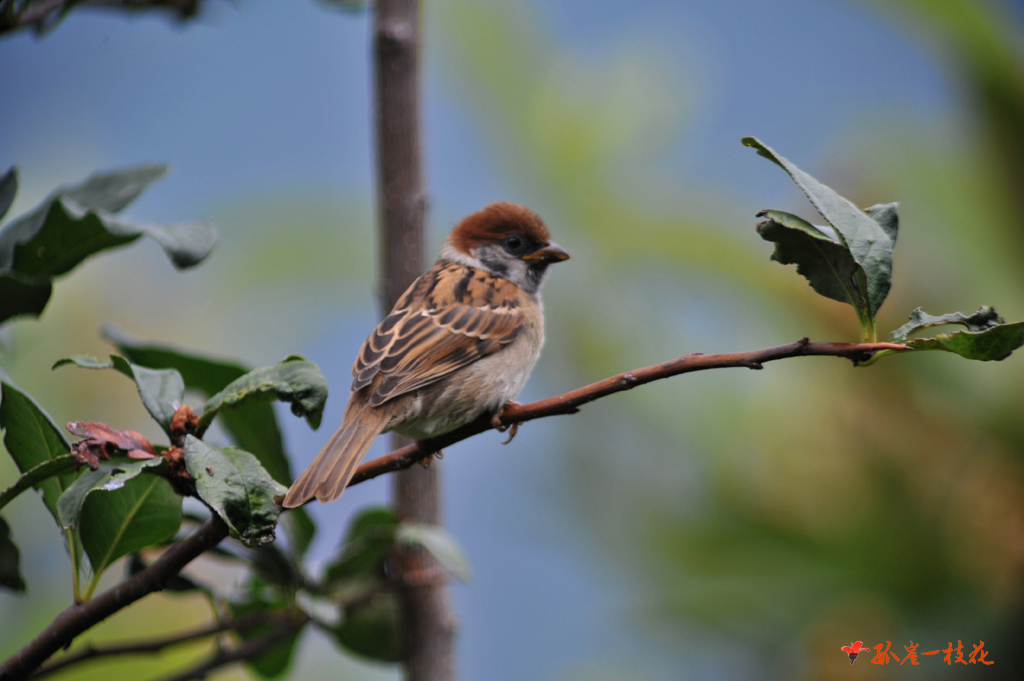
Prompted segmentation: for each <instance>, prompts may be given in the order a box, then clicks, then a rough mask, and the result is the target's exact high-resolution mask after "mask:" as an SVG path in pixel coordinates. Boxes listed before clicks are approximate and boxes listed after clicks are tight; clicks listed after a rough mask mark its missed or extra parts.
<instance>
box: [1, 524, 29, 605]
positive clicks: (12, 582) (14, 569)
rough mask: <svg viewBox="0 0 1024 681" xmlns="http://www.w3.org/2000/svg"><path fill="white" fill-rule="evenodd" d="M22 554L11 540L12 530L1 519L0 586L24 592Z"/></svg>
mask: <svg viewBox="0 0 1024 681" xmlns="http://www.w3.org/2000/svg"><path fill="white" fill-rule="evenodd" d="M20 562H21V554H20V553H19V552H18V547H17V546H15V544H14V541H12V540H11V528H10V527H9V526H8V525H7V521H6V520H4V519H3V518H2V517H0V586H3V587H6V588H8V589H10V590H11V591H24V590H25V580H24V579H22V577H21V569H20V568H19V563H20Z"/></svg>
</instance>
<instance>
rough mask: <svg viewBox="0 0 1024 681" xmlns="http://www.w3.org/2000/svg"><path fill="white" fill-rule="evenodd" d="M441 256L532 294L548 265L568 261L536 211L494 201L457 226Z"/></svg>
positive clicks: (536, 289)
mask: <svg viewBox="0 0 1024 681" xmlns="http://www.w3.org/2000/svg"><path fill="white" fill-rule="evenodd" d="M441 258H442V259H447V260H452V261H454V262H459V263H462V264H464V265H468V266H470V267H478V268H480V269H483V270H485V271H487V272H489V273H490V274H492V275H494V276H496V277H502V278H503V279H508V280H509V281H511V282H512V283H513V284H516V285H517V286H519V287H521V288H522V289H523V290H525V291H526V292H528V293H530V294H536V293H537V291H539V290H540V286H541V284H542V283H543V282H544V276H545V274H547V269H548V265H550V264H552V263H556V262H561V261H562V260H568V259H569V254H568V253H567V252H566V251H565V249H564V248H562V247H561V246H559V245H558V244H556V243H555V242H554V241H552V240H551V234H550V233H549V232H548V228H547V227H546V226H545V225H544V221H543V220H541V219H540V216H538V215H537V214H536V213H534V212H533V211H532V210H530V209H529V208H524V207H523V206H520V205H518V204H515V203H508V202H500V203H492V204H490V205H488V206H487V207H485V208H484V209H483V210H480V211H477V212H476V213H473V214H472V215H468V216H466V217H465V218H463V219H462V221H461V222H460V223H459V224H457V225H455V228H454V229H452V231H451V234H449V235H448V241H447V242H446V243H445V246H444V249H443V250H442V251H441Z"/></svg>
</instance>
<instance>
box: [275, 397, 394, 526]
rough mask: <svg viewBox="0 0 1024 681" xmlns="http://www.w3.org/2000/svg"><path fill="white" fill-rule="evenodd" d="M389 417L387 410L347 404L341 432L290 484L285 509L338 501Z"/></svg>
mask: <svg viewBox="0 0 1024 681" xmlns="http://www.w3.org/2000/svg"><path fill="white" fill-rule="evenodd" d="M389 417H390V414H388V410H387V409H374V408H371V407H368V406H366V405H365V404H360V405H358V406H357V405H354V404H351V403H350V404H349V408H348V409H346V410H345V421H344V422H343V423H342V424H341V428H338V430H337V431H336V432H335V433H334V435H332V436H331V439H330V440H328V441H327V444H325V445H324V448H323V449H321V450H320V453H319V454H317V455H316V458H315V459H314V460H313V463H311V464H309V468H307V469H306V470H305V471H303V473H302V475H300V476H299V479H298V480H296V481H295V482H294V483H293V484H292V486H291V488H290V489H289V490H288V494H287V495H286V496H285V498H284V507H285V508H295V507H296V506H301V505H302V504H304V503H306V502H307V501H309V500H310V499H311V498H313V497H314V496H315V497H316V498H317V500H318V501H320V502H323V503H325V504H326V503H327V502H328V501H334V500H335V499H337V498H338V497H340V496H341V493H342V492H344V491H345V487H346V486H347V485H348V483H349V480H351V479H352V476H353V475H354V474H355V472H356V468H358V467H359V462H360V461H362V460H363V455H364V454H366V450H367V449H369V448H370V445H371V444H373V441H374V440H375V439H376V438H377V436H378V435H380V433H381V431H383V430H384V427H385V426H386V425H387V422H388V419H389Z"/></svg>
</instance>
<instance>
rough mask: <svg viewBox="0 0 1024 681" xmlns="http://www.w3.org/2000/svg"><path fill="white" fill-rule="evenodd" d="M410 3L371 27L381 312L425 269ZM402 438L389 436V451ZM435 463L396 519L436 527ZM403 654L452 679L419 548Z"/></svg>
mask: <svg viewBox="0 0 1024 681" xmlns="http://www.w3.org/2000/svg"><path fill="white" fill-rule="evenodd" d="M418 37H419V2H418V0H378V1H377V3H376V5H375V12H374V25H373V50H374V69H375V72H374V76H375V90H376V112H375V119H376V128H377V130H376V132H377V172H378V184H379V194H378V209H379V215H380V235H381V239H380V247H381V259H382V262H381V271H382V277H383V279H382V286H381V291H382V293H383V301H382V302H383V309H384V313H385V314H386V313H387V312H388V311H389V310H390V309H391V307H392V306H393V305H394V303H395V301H396V300H397V299H398V297H399V296H400V295H401V294H402V293H403V292H404V291H405V289H406V288H408V286H409V284H411V283H412V282H413V280H414V279H416V277H418V276H419V275H420V274H421V273H422V272H423V270H424V269H425V265H426V263H425V261H424V257H423V214H424V209H425V204H426V199H425V197H424V193H423V184H422V163H421V159H420V126H419V78H418V57H419V53H418V48H419V45H418ZM404 444H407V442H406V441H403V440H402V438H398V437H393V445H394V446H395V447H396V448H397V447H400V446H402V445H404ZM439 473H440V471H439V466H438V464H437V462H435V463H433V464H432V465H431V466H430V467H429V468H421V467H413V468H411V469H409V470H406V471H402V472H400V473H398V474H396V475H395V476H394V477H395V486H394V506H395V512H396V514H397V515H398V517H399V519H400V520H402V521H410V522H417V523H427V524H439V523H440V519H441V513H440V494H439V479H438V477H439ZM398 562H399V567H400V571H401V575H402V580H403V582H402V587H401V590H400V594H401V602H402V612H401V622H402V633H403V656H404V663H405V671H406V678H407V679H409V681H452V680H453V679H454V678H455V656H454V644H455V618H454V615H453V613H452V611H451V606H450V604H449V601H448V591H447V587H446V586H445V577H444V574H443V573H442V572H441V571H440V570H439V569H438V566H437V564H436V561H435V560H434V559H433V557H432V556H431V555H430V554H428V553H426V552H424V551H423V550H422V549H413V548H402V549H401V550H400V553H399V556H398Z"/></svg>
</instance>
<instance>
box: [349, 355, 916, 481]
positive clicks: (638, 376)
mask: <svg viewBox="0 0 1024 681" xmlns="http://www.w3.org/2000/svg"><path fill="white" fill-rule="evenodd" d="M909 349H910V348H908V347H906V346H905V345H898V344H896V343H811V342H810V341H808V339H806V338H801V339H800V340H798V341H796V342H795V343H789V344H787V345H779V346H776V347H774V348H765V349H764V350H753V351H751V352H730V353H724V354H719V355H701V354H693V355H684V356H682V357H679V358H677V359H673V360H671V361H668V362H663V363H662V364H655V365H654V366H649V367H644V368H642V369H635V370H633V371H627V372H626V373H622V374H617V375H615V376H611V377H609V378H606V379H604V380H603V381H598V382H597V383H591V384H590V385H587V386H583V387H582V388H577V389H576V390H570V391H569V392H567V393H564V394H562V395H556V396H554V397H549V398H547V399H545V400H538V401H537V402H531V403H529V404H518V405H513V406H508V407H506V408H505V409H504V410H503V411H502V412H501V415H500V418H499V420H500V423H501V425H503V426H510V425H514V424H519V423H525V422H526V421H532V420H534V419H539V418H544V417H545V416H558V415H561V414H574V413H576V412H577V411H579V408H580V407H581V406H583V405H584V404H586V403H588V402H593V401H594V400H597V399H600V398H602V397H606V396H607V395H612V394H614V393H618V392H622V391H623V390H631V389H632V388H635V387H636V386H638V385H643V384H645V383H650V382H652V381H658V380H661V379H663V378H670V377H672V376H678V375H679V374H688V373H691V372H693V371H704V370H705V369H726V368H736V367H739V368H747V369H761V368H762V366H763V364H764V363H765V362H772V361H775V360H777V359H786V358H787V357H807V356H812V355H816V356H827V357H845V358H846V359H849V360H852V361H853V363H854V364H855V365H856V364H859V363H861V362H866V361H867V360H869V359H871V358H872V357H873V356H874V355H875V354H876V353H878V352H881V351H882V350H891V351H899V350H909ZM493 427H494V425H493V423H492V421H491V416H490V415H489V414H485V415H483V416H481V417H480V418H478V419H477V420H476V421H474V422H473V423H470V424H468V425H465V426H463V427H462V428H459V429H457V430H454V431H452V432H450V433H445V434H444V435H440V436H438V437H435V438H431V439H429V440H421V441H419V442H414V443H413V444H411V445H407V446H405V447H402V448H400V449H396V450H395V451H393V452H391V453H390V454H385V455H384V456H382V457H380V458H377V459H374V460H372V461H368V462H366V463H364V464H363V465H362V466H360V467H359V469H358V470H356V474H355V475H354V476H353V478H352V481H351V482H350V483H349V485H350V486H351V485H357V484H359V483H361V482H364V481H366V480H370V479H372V478H376V477H378V476H380V475H384V474H385V473H390V472H392V471H400V470H403V469H406V468H409V467H411V466H413V465H414V464H416V463H418V462H420V461H422V460H423V459H425V458H427V457H428V456H430V455H431V454H433V453H434V452H437V451H440V450H441V449H443V448H444V447H447V446H449V445H453V444H455V443H456V442H461V441H462V440H465V439H466V438H469V437H472V436H473V435H476V434H478V433H482V432H484V431H486V430H490V429H491V428H493Z"/></svg>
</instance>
